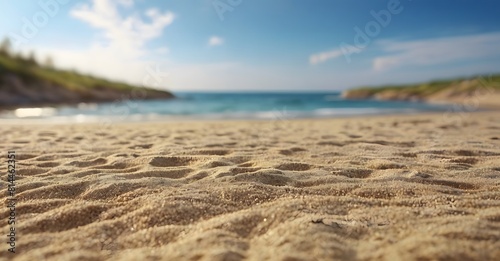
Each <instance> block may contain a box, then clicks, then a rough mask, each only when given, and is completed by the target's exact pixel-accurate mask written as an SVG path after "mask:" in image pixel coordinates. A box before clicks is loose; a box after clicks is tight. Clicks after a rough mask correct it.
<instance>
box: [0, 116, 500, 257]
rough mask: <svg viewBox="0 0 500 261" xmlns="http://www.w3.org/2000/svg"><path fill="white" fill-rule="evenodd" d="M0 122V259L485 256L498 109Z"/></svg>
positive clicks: (489, 245) (493, 243) (498, 241)
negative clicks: (12, 188) (12, 233)
mask: <svg viewBox="0 0 500 261" xmlns="http://www.w3.org/2000/svg"><path fill="white" fill-rule="evenodd" d="M103 126H107V127H103ZM0 130H1V133H2V136H3V141H2V143H1V145H0V147H1V151H2V154H3V155H4V156H3V157H4V160H1V161H2V162H4V163H2V164H4V166H3V167H2V169H7V166H6V165H7V163H6V162H5V161H6V160H7V156H6V154H7V151H8V150H15V151H16V154H17V158H16V160H17V171H18V176H17V181H16V182H17V199H18V204H17V208H16V211H17V216H16V218H17V220H18V222H17V223H16V230H17V231H18V233H17V236H18V238H17V245H16V250H17V252H18V253H16V254H11V253H9V252H7V248H8V245H7V243H2V244H1V246H2V248H1V249H0V250H1V255H0V256H1V257H0V259H1V260H10V259H12V258H13V259H14V260H30V261H32V260H286V261H294V260H405V261H410V260H421V261H423V260H500V113H498V112H483V113H473V114H450V115H448V116H444V115H443V114H435V115H412V116H377V117H371V118H344V119H324V120H323V119H315V120H276V121H227V122H224V121H221V122H210V121H207V122H180V123H175V124H174V123H126V124H125V123H120V124H111V125H109V126H108V125H100V124H76V125H56V126H49V125H43V124H35V125H26V124H23V125H18V124H3V125H2V126H0ZM2 173H4V174H2V181H1V182H2V192H1V199H2V203H3V204H4V202H6V200H7V196H6V195H7V193H6V190H5V187H6V185H7V182H6V179H7V178H6V174H5V172H2ZM4 205H6V203H5V204H4ZM0 214H1V220H2V221H1V222H2V223H1V224H2V225H1V226H0V229H1V231H2V232H1V233H2V240H1V242H4V241H6V240H7V237H6V236H5V235H6V234H7V233H8V229H9V227H8V226H7V224H6V223H7V222H6V221H7V216H8V215H9V212H8V209H7V208H6V207H2V208H1V210H0Z"/></svg>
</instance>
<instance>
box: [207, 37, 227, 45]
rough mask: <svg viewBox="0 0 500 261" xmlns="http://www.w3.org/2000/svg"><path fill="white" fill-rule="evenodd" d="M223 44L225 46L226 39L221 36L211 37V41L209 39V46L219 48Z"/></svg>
mask: <svg viewBox="0 0 500 261" xmlns="http://www.w3.org/2000/svg"><path fill="white" fill-rule="evenodd" d="M223 44H224V39H223V38H221V37H219V36H212V37H210V39H208V45H209V46H218V45H223Z"/></svg>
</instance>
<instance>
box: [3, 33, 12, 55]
mask: <svg viewBox="0 0 500 261" xmlns="http://www.w3.org/2000/svg"><path fill="white" fill-rule="evenodd" d="M11 48H12V43H11V42H10V39H9V38H8V37H5V38H4V39H3V40H2V43H0V54H3V55H10V52H11Z"/></svg>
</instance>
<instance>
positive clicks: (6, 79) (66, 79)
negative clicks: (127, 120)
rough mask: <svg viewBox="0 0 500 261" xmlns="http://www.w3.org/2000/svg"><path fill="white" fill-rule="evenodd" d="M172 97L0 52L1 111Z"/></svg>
mask: <svg viewBox="0 0 500 261" xmlns="http://www.w3.org/2000/svg"><path fill="white" fill-rule="evenodd" d="M172 98H174V95H173V94H172V93H171V92H168V91H165V90H157V89H152V88H147V87H143V86H134V85H130V84H126V83H122V82H116V81H111V80H107V79H103V78H99V77H95V76H91V75H85V74H81V73H78V72H75V71H67V70H59V69H55V68H54V67H53V66H51V65H40V64H38V63H37V62H36V61H35V60H33V59H29V58H23V57H22V56H19V55H15V54H11V53H6V52H0V110H2V109H4V110H5V109H15V108H20V107H37V106H60V105H76V104H79V103H99V102H114V101H121V100H152V99H172Z"/></svg>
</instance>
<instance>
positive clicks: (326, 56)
mask: <svg viewBox="0 0 500 261" xmlns="http://www.w3.org/2000/svg"><path fill="white" fill-rule="evenodd" d="M359 52H361V50H360V49H359V48H356V47H355V46H351V45H346V46H342V47H341V48H338V49H333V50H331V51H326V52H322V53H316V54H313V55H311V56H310V57H309V63H310V64H312V65H316V64H320V63H324V62H326V61H328V60H332V59H335V58H338V57H341V56H349V55H350V54H353V53H359ZM348 61H349V60H348Z"/></svg>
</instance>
